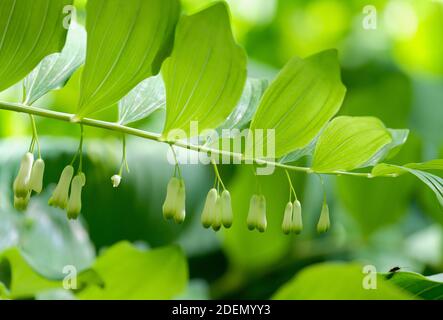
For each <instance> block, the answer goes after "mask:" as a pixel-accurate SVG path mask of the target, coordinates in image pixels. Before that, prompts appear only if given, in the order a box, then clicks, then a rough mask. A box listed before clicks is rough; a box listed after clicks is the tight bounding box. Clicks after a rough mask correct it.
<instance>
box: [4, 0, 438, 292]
mask: <svg viewBox="0 0 443 320" xmlns="http://www.w3.org/2000/svg"><path fill="white" fill-rule="evenodd" d="M182 2H183V4H184V10H185V11H186V12H188V13H192V12H195V11H196V10H198V9H199V8H201V7H202V6H204V5H205V4H207V3H209V2H210V1H207V0H184V1H182ZM227 2H228V3H229V5H230V7H231V12H232V21H233V28H234V33H235V36H236V38H237V40H238V42H239V43H240V44H241V45H242V46H243V47H244V48H245V49H246V50H247V53H248V55H249V58H250V68H249V72H250V75H251V76H253V77H261V78H268V79H272V78H273V77H274V76H275V75H276V73H277V72H278V70H279V69H280V68H281V67H282V66H283V65H284V64H285V63H286V62H287V61H288V60H289V59H290V58H291V57H292V56H294V55H297V56H301V57H306V56H309V55H311V54H313V53H316V52H318V51H321V50H325V49H329V48H337V49H338V50H339V54H340V59H341V65H342V76H343V82H344V83H345V85H346V86H347V88H348V94H347V97H346V100H345V103H344V105H343V108H342V111H341V113H342V114H346V115H373V116H377V117H379V118H380V119H382V120H383V121H384V123H385V124H386V125H387V126H388V127H390V128H410V129H411V137H410V139H409V141H408V142H407V144H406V145H405V146H404V147H403V149H402V150H401V152H400V153H399V154H398V155H397V157H396V158H395V159H393V162H394V163H399V164H403V163H408V162H420V161H425V160H429V159H432V158H437V157H441V156H443V134H442V128H443V104H442V101H443V41H441V39H442V35H443V1H431V0H415V1H412V0H411V1H408V0H389V1H388V0H372V1H370V2H371V3H370V4H371V5H373V6H375V8H376V9H377V27H376V29H375V30H365V29H364V28H363V25H362V23H363V19H364V18H365V16H366V15H365V14H364V12H363V8H364V7H365V6H366V5H368V2H367V1H358V0H349V1H340V0H311V1H301V0H300V1H299V0H230V1H227ZM76 5H77V7H78V8H79V17H80V20H84V5H85V1H77V2H76ZM80 73H81V70H79V71H78V72H77V73H76V74H75V75H74V76H73V78H72V79H71V80H70V81H69V83H68V84H67V86H66V87H65V88H64V89H62V90H59V91H57V92H54V93H53V94H50V95H48V96H46V97H44V98H43V99H41V100H40V101H39V102H37V104H36V105H38V106H41V107H47V108H52V109H56V110H60V111H65V112H72V113H73V112H75V108H76V106H77V100H78V95H79V77H80ZM20 97H21V86H20V85H17V86H15V87H13V88H11V89H9V90H7V91H6V92H3V93H1V94H0V100H4V101H19V100H20V99H21V98H20ZM97 117H98V118H100V119H105V120H110V121H113V120H116V117H117V108H113V109H111V110H108V111H107V112H106V113H103V114H99V115H97ZM163 120H164V111H159V112H157V113H155V114H154V115H153V116H151V117H150V118H149V119H148V120H147V121H143V122H141V123H138V124H137V127H139V128H143V129H147V130H151V131H160V130H161V128H162V123H163ZM37 126H38V130H39V134H40V136H41V140H42V141H41V144H42V147H43V155H44V158H45V161H46V162H47V172H46V176H45V181H46V183H47V190H51V188H53V184H54V183H55V182H57V179H58V175H59V173H60V172H61V170H62V168H63V167H64V166H65V165H66V164H67V163H69V161H70V159H71V157H72V155H73V154H74V151H75V150H76V146H77V137H78V135H79V130H78V127H77V126H75V125H72V124H66V123H59V122H57V121H53V120H46V119H38V122H37ZM30 130H31V128H30V126H29V123H28V119H27V118H26V116H24V115H20V114H16V113H12V112H5V111H0V138H1V140H0V252H7V249H8V248H12V247H18V248H19V249H20V252H21V254H22V255H23V256H24V257H25V259H26V261H27V263H28V264H29V265H31V266H32V268H33V270H34V271H37V272H38V273H39V274H42V275H43V276H44V277H46V278H51V279H52V278H54V279H55V278H60V275H61V272H62V269H63V266H65V265H66V264H72V265H75V266H77V267H78V268H79V269H80V270H85V269H88V267H90V266H91V265H92V264H93V263H94V260H95V256H96V255H99V254H101V253H102V252H103V250H104V249H105V248H109V247H110V246H113V245H114V244H116V243H118V242H120V241H122V240H128V241H130V242H132V243H135V244H136V246H137V247H139V248H157V247H163V246H168V245H171V244H175V245H178V246H179V247H180V248H181V249H182V250H183V252H184V253H185V257H186V262H187V265H188V266H187V269H188V270H187V272H188V275H189V282H187V284H185V285H184V286H185V287H186V288H187V289H183V288H181V289H180V288H179V289H180V290H181V291H183V292H181V293H180V294H175V293H174V294H170V295H165V297H174V298H177V297H183V298H239V299H254V298H264V299H266V298H269V297H271V296H272V295H273V294H274V292H275V291H276V290H277V289H278V288H279V287H281V286H282V285H283V284H284V283H286V282H287V281H289V280H290V279H291V278H292V277H293V276H294V275H296V274H297V273H298V272H299V271H300V270H302V269H303V268H306V267H308V266H310V265H313V264H315V263H319V262H325V261H349V262H351V261H353V262H358V263H360V264H363V265H364V264H371V265H374V266H376V267H377V270H378V271H380V272H387V271H388V270H389V269H390V268H392V267H394V266H400V267H402V268H404V269H405V270H408V271H415V272H419V273H423V274H426V275H428V274H436V273H440V272H443V232H442V231H443V229H442V225H443V212H442V209H441V208H440V207H439V205H438V202H437V201H436V200H435V198H434V195H433V194H432V193H431V192H430V191H428V190H427V188H426V187H425V186H424V185H422V184H421V183H420V182H418V181H417V180H416V179H414V178H413V177H410V176H405V177H401V178H398V179H387V178H381V179H377V180H371V181H369V180H366V179H359V178H353V177H338V178H328V179H327V180H326V184H327V189H328V201H329V204H330V208H331V220H332V229H331V230H330V232H329V233H327V234H325V235H317V234H316V232H315V225H316V222H317V219H318V216H319V213H320V208H321V199H322V191H321V186H320V183H319V181H318V179H317V178H316V177H306V176H304V175H295V176H294V181H295V183H296V188H297V191H298V193H299V194H300V196H301V198H302V204H303V208H304V213H303V214H304V219H305V230H304V232H303V233H302V234H301V235H300V236H285V235H284V234H283V233H282V232H281V228H280V225H281V219H282V216H283V210H284V206H285V204H286V201H287V194H286V190H287V180H286V177H285V175H284V172H282V171H280V170H277V171H276V173H275V174H274V175H273V176H269V177H259V178H258V179H259V184H260V185H261V189H262V191H263V193H264V194H265V195H266V197H267V202H268V223H269V229H268V231H267V232H266V233H265V234H258V233H255V232H249V231H248V230H247V228H246V223H245V220H246V214H247V207H248V204H249V198H250V196H251V195H252V194H253V193H254V192H255V191H256V184H257V183H256V178H255V177H254V176H253V174H252V170H250V168H247V167H242V166H238V167H234V166H223V167H221V168H220V169H221V174H222V177H223V178H224V180H225V183H227V184H228V186H229V187H228V189H229V190H230V191H231V194H232V197H233V205H234V214H235V221H234V225H233V227H232V229H230V230H228V231H223V232H220V233H218V234H216V233H214V232H212V231H208V230H205V229H203V228H202V227H201V226H200V211H201V209H202V205H203V203H202V202H203V201H204V199H205V197H206V194H207V191H208V190H209V188H210V187H211V185H212V182H213V179H214V177H213V172H212V170H211V168H209V167H204V166H185V167H183V171H184V176H185V179H186V184H187V192H188V195H187V197H188V203H187V212H188V219H187V221H186V223H185V225H184V226H175V225H172V224H170V223H167V222H165V221H163V218H162V215H161V205H162V202H163V199H164V196H165V191H166V184H167V182H168V180H169V178H170V177H171V176H172V174H173V171H174V168H173V167H172V166H170V165H169V164H168V163H167V161H166V151H167V148H166V147H165V146H163V145H159V144H156V143H153V142H149V141H143V140H141V139H135V138H131V139H130V140H129V145H128V157H129V159H128V161H129V165H130V168H131V173H130V174H129V175H126V176H125V177H124V180H123V183H122V186H121V188H120V189H118V190H115V189H113V188H112V185H111V183H110V180H109V179H110V177H111V176H112V175H113V174H115V173H116V172H117V171H118V166H119V161H120V152H121V150H120V148H121V147H120V140H119V138H120V137H119V136H118V135H114V134H112V133H110V132H107V131H102V130H98V129H91V128H87V129H86V137H87V139H88V140H87V143H86V156H87V163H86V166H85V168H86V169H85V171H86V174H87V177H88V183H87V186H86V188H85V192H84V198H83V204H84V207H83V212H82V213H83V214H82V217H81V219H80V222H74V223H70V222H67V221H66V220H65V219H64V214H63V212H61V211H60V212H59V211H57V210H53V209H49V208H48V207H47V206H46V205H45V203H46V201H47V198H48V196H49V191H48V192H46V193H44V194H42V195H40V196H39V197H35V198H33V200H32V204H31V206H30V208H29V210H28V212H27V213H26V214H25V215H23V214H19V213H17V212H15V211H14V210H13V209H12V207H11V205H10V200H11V199H10V198H11V191H10V189H11V184H12V183H11V181H12V179H13V177H14V175H15V173H16V171H17V168H18V165H19V159H20V158H21V156H22V155H23V153H24V152H25V151H26V148H27V145H28V143H29V141H30V137H31V131H30ZM281 190H284V192H281ZM120 262H121V261H120V259H117V261H116V263H120ZM174 268H175V267H174V266H173V267H172V269H173V272H177V273H178V272H179V271H178V270H176V271H174ZM177 268H178V267H177ZM183 268H185V269H186V267H183ZM12 270H13V268H12ZM147 270H148V269H147ZM185 273H186V272H185ZM185 277H186V278H187V276H186V275H185ZM0 279H1V272H0ZM165 286H168V285H167V284H164V283H159V288H158V290H159V291H161V290H164V287H165ZM43 287H44V286H43ZM160 287H161V288H160ZM37 288H39V287H38V286H37ZM116 288H117V289H116V290H118V285H116ZM180 290H179V291H180ZM38 291H39V290H37V289H35V290H31V291H29V292H30V294H31V293H35V292H38ZM24 292H25V293H26V290H25V291H24ZM0 293H1V288H0ZM39 294H40V293H39ZM90 294H91V295H90V297H100V296H97V295H95V296H94V292H92V293H90ZM121 294H122V295H123V294H124V292H122V293H121ZM25 296H26V295H25ZM86 296H87V295H86ZM117 296H118V295H117ZM148 296H149V295H148ZM37 297H52V296H45V295H37ZM54 297H60V296H57V295H55V296H54ZM61 297H62V298H66V297H65V296H63V295H62V296H61ZM135 297H138V296H135ZM141 297H145V296H144V295H141ZM158 297H163V295H161V294H160V293H159V296H158Z"/></svg>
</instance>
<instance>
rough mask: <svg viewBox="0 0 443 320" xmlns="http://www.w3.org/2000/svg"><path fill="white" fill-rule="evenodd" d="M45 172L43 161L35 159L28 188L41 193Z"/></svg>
mask: <svg viewBox="0 0 443 320" xmlns="http://www.w3.org/2000/svg"><path fill="white" fill-rule="evenodd" d="M44 174H45V162H44V161H43V159H37V161H35V163H34V166H33V167H32V173H31V180H30V182H29V187H30V190H33V191H35V192H37V193H41V192H42V189H43V176H44Z"/></svg>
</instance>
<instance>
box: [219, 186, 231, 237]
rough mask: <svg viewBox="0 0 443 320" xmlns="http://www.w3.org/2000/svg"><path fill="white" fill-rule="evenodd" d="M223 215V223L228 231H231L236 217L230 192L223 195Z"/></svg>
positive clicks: (224, 192) (226, 191)
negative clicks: (233, 212)
mask: <svg viewBox="0 0 443 320" xmlns="http://www.w3.org/2000/svg"><path fill="white" fill-rule="evenodd" d="M221 206H222V208H221V215H222V223H223V226H224V227H225V228H226V229H229V228H230V227H231V226H232V222H233V220H234V216H233V214H232V202H231V194H230V193H229V191H228V190H224V191H223V192H222V195H221Z"/></svg>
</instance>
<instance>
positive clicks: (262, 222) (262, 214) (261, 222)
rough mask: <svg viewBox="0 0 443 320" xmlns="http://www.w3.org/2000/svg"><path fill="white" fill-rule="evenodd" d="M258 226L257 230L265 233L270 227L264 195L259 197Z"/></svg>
mask: <svg viewBox="0 0 443 320" xmlns="http://www.w3.org/2000/svg"><path fill="white" fill-rule="evenodd" d="M256 221H257V225H256V228H257V230H258V231H260V232H265V231H266V229H267V227H268V221H267V219H266V198H265V196H264V195H261V196H260V197H259V201H258V205H257V220H256Z"/></svg>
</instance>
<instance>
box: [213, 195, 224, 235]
mask: <svg viewBox="0 0 443 320" xmlns="http://www.w3.org/2000/svg"><path fill="white" fill-rule="evenodd" d="M222 210H223V206H222V200H221V197H220V196H219V195H218V194H217V200H216V202H215V207H214V221H213V223H212V229H213V230H214V231H219V230H220V229H221V226H222Z"/></svg>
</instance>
